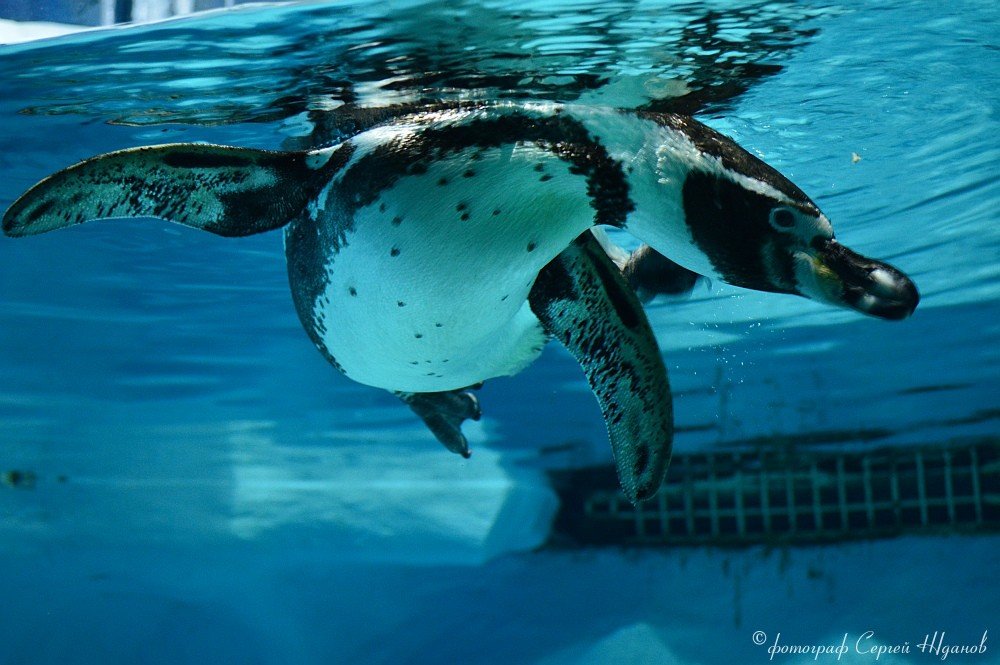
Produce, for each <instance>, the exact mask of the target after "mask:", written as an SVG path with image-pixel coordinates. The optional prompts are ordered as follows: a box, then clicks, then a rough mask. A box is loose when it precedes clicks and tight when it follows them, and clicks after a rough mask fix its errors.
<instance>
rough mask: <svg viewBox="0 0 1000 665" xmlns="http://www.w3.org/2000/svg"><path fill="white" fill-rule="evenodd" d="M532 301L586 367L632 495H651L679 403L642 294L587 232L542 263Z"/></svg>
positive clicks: (544, 321) (626, 488) (666, 456)
mask: <svg viewBox="0 0 1000 665" xmlns="http://www.w3.org/2000/svg"><path fill="white" fill-rule="evenodd" d="M528 302H529V304H530V306H531V309H532V311H533V312H534V313H535V316H537V317H538V318H539V320H540V321H541V322H542V325H543V326H544V327H545V329H546V331H547V332H548V333H549V334H551V335H552V336H553V337H554V338H555V339H557V340H559V341H560V342H561V343H562V344H563V345H564V346H565V347H566V348H567V349H568V350H569V352H570V353H571V354H572V355H573V356H574V357H575V358H576V359H577V361H578V362H579V363H580V365H581V366H582V367H583V369H584V372H585V373H586V375H587V381H588V383H589V384H590V387H591V389H592V390H593V391H594V395H595V396H596V397H597V401H598V402H599V403H600V406H601V412H602V414H603V415H604V421H605V423H606V424H607V427H608V435H609V437H610V439H611V448H612V451H613V453H614V458H615V466H616V467H617V469H618V479H619V481H620V482H621V485H622V489H623V490H624V491H625V496H626V497H628V499H629V500H630V501H631V502H632V503H638V502H640V501H645V500H646V499H649V498H651V497H652V496H653V495H654V494H656V491H657V490H658V489H659V487H660V485H661V484H662V483H663V478H664V476H665V475H666V470H667V464H668V463H669V461H670V453H671V446H672V441H673V406H672V402H671V396H670V385H669V383H668V381H667V370H666V367H665V366H664V364H663V359H662V358H661V357H660V350H659V348H658V346H657V344H656V338H655V337H654V336H653V331H652V329H651V328H650V326H649V322H648V321H647V319H646V314H645V312H643V309H642V305H641V304H640V303H639V300H638V298H637V297H636V295H635V293H633V291H632V289H630V288H629V286H628V284H627V283H626V282H625V279H624V278H623V277H622V275H621V273H620V272H619V270H618V268H617V266H616V265H615V264H614V262H613V261H612V260H611V259H610V258H609V257H608V255H607V254H606V253H605V251H604V249H603V248H602V247H601V244H600V242H598V240H597V238H595V237H594V235H593V234H592V233H591V232H590V231H586V232H584V233H583V234H582V235H581V236H580V237H579V238H577V239H576V240H575V241H573V243H572V244H570V246H569V247H567V248H566V249H565V250H563V252H562V253H561V254H559V256H557V257H556V258H555V259H553V260H552V261H551V262H550V263H549V264H548V265H546V266H545V267H544V268H543V269H542V271H541V272H540V273H539V275H538V278H537V279H536V280H535V285H534V286H533V287H532V290H531V293H530V294H529V296H528Z"/></svg>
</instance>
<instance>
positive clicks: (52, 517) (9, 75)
mask: <svg viewBox="0 0 1000 665" xmlns="http://www.w3.org/2000/svg"><path fill="white" fill-rule="evenodd" d="M998 41H1000V12H998V10H997V9H996V8H995V6H994V3H991V2H979V1H968V2H954V3H948V4H947V6H945V5H944V4H939V3H924V2H918V1H916V0H913V1H910V2H851V3H818V2H806V3H782V2H771V3H738V2H705V3H701V2H690V3H681V4H677V3H666V2H569V1H567V2H557V3H540V2H519V3H499V2H458V3H443V2H438V3H435V2H405V3H404V2H400V3H373V2H351V3H337V4H336V5H330V4H327V3H306V4H294V5H285V6H274V7H261V8H244V9H241V10H239V11H234V12H229V13H209V14H205V15H202V16H199V17H197V18H192V19H187V20H178V21H172V22H167V23H162V24H154V25H149V26H144V27H135V28H127V29H115V30H107V31H95V32H86V33H81V34H77V35H73V36H69V37H64V38H60V39H57V40H52V41H47V42H38V43H32V44H26V45H20V46H8V47H0V119H2V122H3V128H4V129H3V131H2V132H0V148H2V149H0V173H2V176H3V177H2V178H0V208H4V209H5V208H6V206H7V205H9V203H10V202H11V201H13V199H14V198H16V197H17V196H18V195H19V194H20V193H21V192H23V191H24V190H25V189H27V188H28V187H29V186H31V185H32V184H33V183H34V182H36V181H37V180H39V179H40V178H42V177H44V176H45V175H48V174H49V173H51V172H53V171H55V170H57V169H59V168H62V167H64V166H67V165H69V164H71V163H73V162H75V161H78V160H79V159H82V158H85V157H89V156H91V155H93V154H96V153H100V152H106V151H109V150H113V149H117V148H122V147H127V146H134V145H142V144H152V143H164V142H173V141H211V142H216V143H228V144H233V145H245V146H256V147H268V148H279V147H281V146H301V145H303V144H306V143H309V142H310V141H313V142H315V141H316V140H323V139H310V138H309V132H310V129H311V123H312V122H313V121H316V120H317V119H318V118H320V117H321V113H322V112H323V111H328V110H333V109H336V108H338V107H339V106H341V105H342V104H344V103H353V104H360V105H369V106H370V105H384V104H387V103H394V102H406V101H421V100H432V99H472V98H475V99H479V98H483V99H496V98H510V99H526V98H530V99H545V100H559V101H579V102H583V103H589V104H603V105H614V106H639V105H647V104H648V105H650V106H652V107H653V108H663V109H667V108H669V109H680V110H683V111H685V112H691V113H697V114H698V117H699V118H701V119H702V120H703V121H705V122H706V123H708V124H710V125H712V126H713V127H715V128H717V129H719V130H721V131H723V132H725V133H727V134H729V135H731V136H733V137H734V138H736V139H737V140H738V141H739V142H740V143H741V144H742V145H744V146H745V147H747V148H748V149H750V150H752V151H755V152H757V153H759V154H761V155H762V156H764V157H765V158H766V159H767V161H768V162H769V163H770V164H772V165H773V166H775V167H777V168H778V169H779V170H781V171H782V172H784V173H785V174H786V175H788V176H789V177H791V178H792V179H793V180H795V181H796V183H798V184H799V185H800V186H801V187H802V188H803V189H805V190H806V191H807V192H808V193H810V195H811V196H812V197H813V198H814V199H815V200H816V201H817V203H818V204H819V205H820V206H821V207H822V208H823V209H824V210H825V212H826V213H827V214H828V215H829V216H830V217H831V219H832V220H833V222H834V224H835V226H836V228H837V232H838V237H839V238H841V239H842V240H843V241H844V242H845V243H846V244H848V245H850V246H851V247H853V248H854V249H857V250H858V251H860V252H862V253H864V254H866V255H870V256H875V257H880V258H884V259H886V260H889V261H891V262H892V263H894V264H895V265H898V266H899V267H900V268H902V269H903V270H905V271H906V272H907V273H909V274H910V275H911V276H912V277H913V278H914V280H915V281H916V282H917V284H918V285H919V287H920V289H921V293H922V296H923V297H922V301H921V305H920V308H919V309H918V310H917V312H916V314H915V315H914V317H913V318H912V319H910V320H907V321H905V322H902V323H896V324H891V323H885V322H881V321H874V320H867V319H860V318H858V317H857V316H856V315H853V314H852V313H850V312H846V311H834V310H830V309H827V308H824V307H822V306H820V305H818V304H816V303H812V302H809V301H806V300H803V299H797V298H791V297H784V296H776V295H770V294H757V293H750V292H746V291H741V290H739V289H737V288H735V287H729V286H726V285H722V284H713V285H712V286H711V288H708V287H706V286H700V287H699V288H698V289H697V290H696V291H695V293H694V294H693V296H692V297H691V298H690V299H688V300H686V301H683V302H666V301H664V302H654V303H653V304H652V305H651V306H650V308H649V310H648V312H649V315H650V320H651V322H652V324H653V327H654V329H655V330H656V331H657V335H658V339H659V342H660V345H661V348H662V350H663V352H664V357H665V360H666V362H667V365H668V368H669V370H670V372H671V379H672V382H673V386H674V391H675V411H676V414H677V421H678V429H679V432H678V437H677V442H676V446H677V449H678V450H679V451H682V452H684V451H697V450H709V449H713V448H721V447H726V446H732V445H744V446H745V445H751V446H761V447H769V446H774V445H779V443H780V444H781V445H789V444H790V445H797V446H803V447H804V446H810V445H820V444H822V445H826V446H842V447H865V446H882V445H899V446H913V445H919V444H924V443H934V444H938V443H944V442H949V441H967V440H978V439H990V438H992V439H994V440H995V438H996V437H997V434H998V422H997V419H998V417H1000V410H998V406H1000V399H998V397H1000V385H998V364H1000V363H998V354H997V349H998V348H1000V307H998V301H1000V261H998V259H1000V224H998V222H1000V215H998V212H997V211H998V210H1000V179H998V178H997V173H998V164H1000V141H998V139H997V137H998V136H1000V120H998V117H997V108H998V102H1000V67H998V53H997V43H998ZM324 139H332V137H330V136H325V137H324ZM852 155H857V156H858V157H860V160H856V159H853V158H852ZM623 240H625V241H627V239H623ZM0 349H2V351H0V437H2V442H3V443H2V446H0V467H2V468H0V470H7V469H17V470H22V471H26V472H30V473H31V474H34V482H33V484H31V486H30V487H29V486H28V484H22V485H21V486H20V487H17V488H11V487H6V486H5V487H2V488H0V489H2V491H0V515H2V516H3V519H2V521H0V563H2V566H0V580H2V583H3V587H4V588H5V589H6V590H7V594H6V595H7V598H6V600H7V602H6V603H5V604H4V606H3V607H2V608H0V644H3V645H4V648H3V649H0V662H12V663H37V662H53V663H54V662H95V663H96V662H100V663H108V662H120V663H131V662H157V663H158V662H164V663H166V662H172V663H175V662H205V661H206V660H208V659H209V658H211V659H212V660H215V661H221V662H234V663H248V662H261V663H265V662H267V663H270V662H299V663H302V662H310V663H311V662H316V663H329V662H338V663H340V662H366V663H389V662H393V663H397V662H427V663H435V662H457V661H464V662H474V663H542V662H544V663H571V662H665V663H667V662H684V663H731V662H763V661H764V660H766V658H767V656H766V653H764V652H762V651H761V648H760V647H756V646H755V645H754V644H753V643H752V641H751V634H752V633H753V631H755V630H758V629H759V630H764V631H766V632H768V633H771V634H772V635H773V633H774V632H775V631H781V632H782V633H783V634H784V635H786V636H787V637H788V639H789V640H792V639H794V640H795V641H796V642H798V643H810V644H811V643H826V642H829V641H830V640H832V639H834V637H837V636H839V635H840V634H841V633H844V632H850V633H852V634H853V635H855V636H857V635H859V634H860V633H862V632H863V631H865V630H869V629H871V630H875V631H877V632H878V633H879V635H884V636H885V637H884V638H883V639H884V640H885V641H886V642H887V643H896V642H901V641H902V640H904V639H906V640H910V641H911V643H913V641H919V640H920V639H921V638H922V637H923V636H924V633H926V632H928V631H930V632H933V631H935V630H947V631H949V634H950V635H954V637H955V639H956V640H959V639H961V640H966V641H977V642H978V639H979V636H980V635H981V633H982V631H983V630H984V629H993V628H996V629H997V631H1000V621H998V619H1000V613H998V610H997V609H996V603H995V599H996V598H997V597H998V595H1000V593H998V592H1000V585H998V582H997V578H996V575H995V564H993V561H994V557H995V550H996V545H997V541H996V539H995V538H985V537H982V538H957V537H952V538H924V539H904V540H898V541H892V542H882V543H869V544H854V545H841V546H833V547H827V548H811V549H795V548H792V549H789V550H785V551H782V552H769V551H766V550H759V549H752V550H745V551H721V552H720V551H702V550H669V549H667V550H662V551H661V550H657V551H648V552H643V553H621V552H616V551H584V552H573V553H566V552H559V553H554V552H550V551H542V552H536V551H533V550H534V548H535V547H536V546H538V545H539V544H541V543H542V542H543V541H544V539H545V537H546V534H547V519H548V518H550V517H551V512H552V510H553V509H554V506H555V496H554V495H553V494H552V492H551V490H550V489H549V487H548V484H547V481H546V478H545V475H544V473H543V470H544V469H546V468H570V467H582V466H588V465H593V464H604V463H607V462H608V461H609V459H610V455H609V451H608V449H607V442H606V434H605V431H604V427H603V424H602V422H601V420H600V416H599V413H598V411H597V407H596V404H595V403H594V402H593V398H592V397H591V395H590V392H589V390H588V389H587V387H586V384H585V382H584V379H583V376H582V374H581V373H580V371H579V369H578V368H577V366H576V364H575V363H574V362H573V361H572V359H571V358H570V357H569V356H568V354H566V353H565V352H563V351H562V349H560V348H556V347H555V346H554V345H553V346H550V347H549V348H548V349H547V350H546V352H545V353H544V355H543V356H542V358H541V359H540V361H539V362H537V363H535V365H533V366H532V367H531V368H529V369H528V370H527V371H526V372H524V373H522V374H521V375H519V376H517V377H513V378H510V379H500V380H495V381H491V382H489V383H488V384H487V385H486V386H485V387H484V388H483V390H482V391H481V395H480V397H481V401H482V404H483V409H484V419H483V421H482V422H480V423H476V424H474V425H473V426H472V427H467V429H468V432H469V438H470V441H471V443H472V447H473V449H474V451H475V455H474V456H473V458H472V459H471V460H469V461H463V460H460V459H458V458H457V457H455V456H453V455H450V454H448V453H446V452H444V450H443V449H442V448H441V447H440V445H439V444H438V443H436V442H435V441H434V440H433V438H432V437H431V435H430V434H429V433H428V432H426V431H425V430H424V428H423V426H422V424H421V423H420V422H419V421H418V420H417V419H416V418H414V417H413V415H412V414H411V413H410V412H409V411H408V410H407V409H406V408H405V407H403V406H402V405H400V404H399V403H398V402H397V401H396V400H395V399H394V398H393V397H391V396H390V395H388V394H386V393H383V392H380V391H377V390H373V389H369V388H365V387H363V386H359V385H357V384H353V383H350V382H349V381H347V380H346V379H344V378H342V377H340V376H339V375H337V374H336V373H335V372H334V371H333V370H332V369H331V368H330V367H329V366H327V365H326V364H325V363H324V362H323V360H322V358H321V357H320V356H319V355H318V354H317V353H316V352H315V350H314V349H313V348H312V347H311V344H310V343H309V341H308V339H307V338H306V336H305V334H304V333H303V332H302V330H301V328H300V326H299V323H298V320H297V318H296V316H295V313H294V310H293V308H292V305H291V300H290V298H289V295H288V289H287V283H286V277H285V265H284V258H283V255H282V246H281V238H280V234H277V233H274V234H267V235H262V236H255V237H250V238H245V239H240V240H227V239H222V238H217V237H215V236H211V235H208V234H203V233H199V232H196V231H193V230H190V229H187V228H183V227H179V226H173V225H169V224H166V223H162V222H156V221H145V222H136V223H122V222H106V223H95V224H89V225H85V226H81V227H76V228H73V229H68V230H66V231H62V232H59V233H53V234H49V235H44V236H39V237H34V238H28V239H19V240H13V239H6V238H4V239H2V242H0ZM993 634H994V633H991V635H993ZM998 634H1000V633H998ZM973 638H975V639H974V640H973ZM838 641H839V637H838ZM997 654H998V652H997V651H995V650H994V651H990V652H988V653H987V654H986V655H985V656H983V657H981V658H977V659H976V660H975V661H973V659H972V658H971V657H969V658H968V660H969V662H976V663H980V662H983V663H985V662H1000V660H998V655H997ZM630 658H631V660H629V659H630ZM588 659H589V660H588ZM928 659H929V656H928V655H927V654H919V653H917V654H914V655H911V656H903V657H899V659H898V660H895V661H890V662H896V663H911V662H912V663H919V662H921V661H922V660H928ZM786 662H798V661H794V660H792V659H791V658H790V657H789V658H788V659H787V660H786ZM856 662H870V659H867V660H866V659H865V658H864V657H861V656H857V661H856ZM880 662H884V658H883V659H881V660H880Z"/></svg>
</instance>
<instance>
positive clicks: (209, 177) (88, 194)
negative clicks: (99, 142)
mask: <svg viewBox="0 0 1000 665" xmlns="http://www.w3.org/2000/svg"><path fill="white" fill-rule="evenodd" d="M325 152H326V151H323V152H322V153H321V152H315V153H307V152H271V151H268V150H256V149H251V148H234V147H229V146H221V145H207V144H200V143H174V144H167V145H158V146H149V147H142V148H130V149H127V150H119V151H117V152H110V153H107V154H104V155H98V156H97V157H92V158H90V159H87V160H84V161H82V162H79V163H78V164H75V165H73V166H70V167H69V168H66V169H63V170H62V171H59V172H58V173H55V174H53V175H51V176H49V177H47V178H45V179H44V180H42V181H40V182H39V183H38V184H36V185H35V186H34V187H32V188H31V189H29V190H28V191H27V192H26V193H25V194H23V195H22V196H21V197H20V198H19V199H18V200H17V201H15V202H14V203H13V205H11V207H10V208H9V209H8V210H7V212H6V213H5V214H4V217H3V231H4V233H6V234H7V235H9V236H26V235H35V234H38V233H45V232H47V231H52V230H54V229H60V228H64V227H67V226H71V225H73V224H80V223H82V222H86V221H88V220H92V219H100V218H108V217H158V218H160V219H165V220H169V221H172V222H177V223H179V224H184V225H185V226H191V227H194V228H197V229H202V230H204V231H209V232H210V233H215V234H217V235H221V236H230V237H233V236H246V235H252V234H254V233H261V232H264V231H270V230H272V229H276V228H279V227H281V226H284V225H285V224H287V223H288V222H289V221H291V220H292V219H293V218H294V217H295V216H296V215H297V214H298V213H299V212H301V211H302V209H303V208H304V207H305V205H306V203H307V202H308V200H309V198H310V196H313V195H314V194H315V192H316V191H318V188H319V187H321V186H322V184H323V183H324V182H325V181H326V179H327V178H328V172H329V166H330V164H329V163H330V162H333V161H336V160H334V159H330V158H329V155H327V154H325ZM322 158H326V159H322ZM313 166H316V168H313ZM323 176H327V177H323Z"/></svg>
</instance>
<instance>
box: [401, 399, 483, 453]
mask: <svg viewBox="0 0 1000 665" xmlns="http://www.w3.org/2000/svg"><path fill="white" fill-rule="evenodd" d="M473 387H474V388H477V387H478V386H473ZM395 395H396V397H398V398H399V399H401V400H403V402H405V403H406V404H407V405H408V406H409V407H410V408H411V409H412V410H413V412H414V413H416V414H417V415H418V416H420V419H421V420H423V421H424V423H425V424H426V425H427V427H428V429H430V431H431V433H432V434H433V435H434V436H435V438H437V440H438V441H440V442H441V443H443V444H444V447H445V448H447V449H448V450H450V451H451V452H453V453H456V454H458V455H461V456H462V457H465V458H468V457H469V456H470V455H471V454H472V453H470V452H469V442H468V440H467V439H466V438H465V435H464V434H462V423H463V422H465V421H466V420H479V419H480V418H481V417H482V415H483V414H482V411H481V410H480V408H479V399H478V398H477V397H476V396H475V395H474V394H472V392H471V391H469V390H466V389H461V390H449V391H446V392H439V393H402V392H397V393H395Z"/></svg>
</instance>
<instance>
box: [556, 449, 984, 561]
mask: <svg viewBox="0 0 1000 665" xmlns="http://www.w3.org/2000/svg"><path fill="white" fill-rule="evenodd" d="M554 481H555V485H556V488H557V491H559V492H560V495H561V498H562V507H561V510H560V514H559V516H558V517H557V519H556V524H555V527H554V537H553V544H556V545H559V544H574V543H575V544H636V545H651V544H664V543H669V544H677V545H707V544H711V545H742V544H754V543H784V542H829V541H837V540H845V539H863V538H882V537H889V536H896V535H901V534H904V533H925V532H934V533H956V532H962V533H968V532H978V531H997V530H1000V442H997V441H987V442H977V443H974V444H967V445H949V446H939V447H928V446H924V447H919V448H917V447H914V448H883V449H878V450H869V451H857V452H817V451H807V452H802V451H799V452H795V453H787V452H786V453H772V452H768V453H759V452H750V451H729V452H712V453H703V454H690V455H675V456H674V460H673V461H672V462H671V466H670V472H669V474H668V477H667V482H666V484H665V485H664V487H663V488H662V489H661V490H660V493H659V494H658V495H657V497H656V498H654V499H653V500H651V501H648V502H646V503H645V504H643V505H642V506H640V507H639V508H636V507H635V506H633V505H632V504H630V503H629V502H628V500H626V499H625V497H624V496H623V495H622V494H621V493H620V492H619V491H618V486H617V480H616V479H615V476H614V471H613V469H611V468H610V467H607V468H603V467H602V468H600V469H585V470H579V471H570V472H560V473H557V474H555V478H554Z"/></svg>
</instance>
